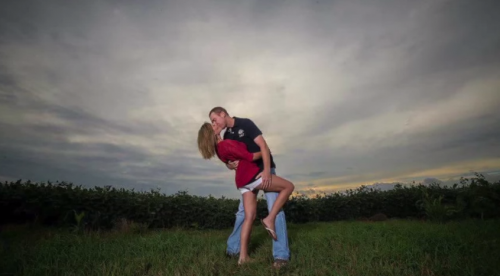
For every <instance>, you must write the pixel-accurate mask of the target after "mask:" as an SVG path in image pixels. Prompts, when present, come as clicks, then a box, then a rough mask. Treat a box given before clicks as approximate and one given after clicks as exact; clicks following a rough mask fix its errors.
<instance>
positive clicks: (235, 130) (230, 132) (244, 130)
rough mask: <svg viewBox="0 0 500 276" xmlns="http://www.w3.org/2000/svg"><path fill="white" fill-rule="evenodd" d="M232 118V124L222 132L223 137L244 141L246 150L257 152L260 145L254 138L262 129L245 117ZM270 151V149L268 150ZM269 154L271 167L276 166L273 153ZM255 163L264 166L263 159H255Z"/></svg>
mask: <svg viewBox="0 0 500 276" xmlns="http://www.w3.org/2000/svg"><path fill="white" fill-rule="evenodd" d="M233 118H234V126H233V127H228V128H227V129H226V132H225V133H224V137H223V138H224V139H231V140H236V141H240V142H243V143H245V145H246V146H247V150H248V151H249V152H251V153H255V152H259V151H260V147H259V145H257V143H255V141H254V139H255V138H256V137H257V136H259V135H261V134H262V131H260V129H259V128H258V127H257V126H256V125H255V123H254V122H253V121H252V120H250V119H247V118H238V117H233ZM269 151H271V150H269ZM269 155H270V156H271V168H276V164H274V159H273V155H272V154H271V153H269ZM255 163H256V164H257V165H258V166H259V167H260V168H261V169H263V168H264V159H262V158H260V159H257V160H255Z"/></svg>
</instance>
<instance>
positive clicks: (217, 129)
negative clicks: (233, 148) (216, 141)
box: [212, 124, 222, 136]
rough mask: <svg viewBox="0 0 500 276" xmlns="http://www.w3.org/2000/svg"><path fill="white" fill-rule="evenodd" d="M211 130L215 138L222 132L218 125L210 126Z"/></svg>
mask: <svg viewBox="0 0 500 276" xmlns="http://www.w3.org/2000/svg"><path fill="white" fill-rule="evenodd" d="M212 129H213V130H214V132H215V135H216V136H219V135H220V133H221V131H222V128H221V127H220V126H219V125H218V124H212Z"/></svg>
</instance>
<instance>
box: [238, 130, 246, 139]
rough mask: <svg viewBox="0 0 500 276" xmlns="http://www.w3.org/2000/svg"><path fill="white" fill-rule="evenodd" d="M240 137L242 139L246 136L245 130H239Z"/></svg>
mask: <svg viewBox="0 0 500 276" xmlns="http://www.w3.org/2000/svg"><path fill="white" fill-rule="evenodd" d="M238 136H240V138H241V137H243V136H245V132H244V131H243V129H240V130H238Z"/></svg>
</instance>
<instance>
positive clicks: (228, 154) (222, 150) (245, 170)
mask: <svg viewBox="0 0 500 276" xmlns="http://www.w3.org/2000/svg"><path fill="white" fill-rule="evenodd" d="M217 156H218V157H219V159H220V160H221V161H222V162H224V163H227V162H228V161H236V160H239V161H240V162H239V163H238V168H237V169H236V175H235V180H236V187H237V188H241V187H243V186H245V185H247V184H250V183H251V182H253V181H255V177H256V176H257V175H258V174H259V173H260V172H261V171H262V168H260V167H259V166H258V165H257V164H256V163H254V162H253V154H252V153H250V152H249V151H248V150H247V147H246V145H245V144H244V143H242V142H239V141H236V140H230V139H226V140H222V141H221V142H219V143H218V144H217Z"/></svg>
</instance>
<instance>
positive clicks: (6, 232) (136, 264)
mask: <svg viewBox="0 0 500 276" xmlns="http://www.w3.org/2000/svg"><path fill="white" fill-rule="evenodd" d="M230 231H231V229H227V230H224V231H186V230H156V231H148V232H145V233H142V234H140V233H135V234H134V233H132V232H101V233H87V234H72V233H71V232H69V231H65V230H57V229H30V228H27V227H4V228H3V230H2V232H1V233H0V234H1V236H2V242H3V244H0V245H1V246H2V247H1V250H0V256H1V258H0V275H51V276H57V275H120V276H126V275H134V276H135V275H398V276H399V275H453V276H455V275H488V276H490V275H499V274H498V273H499V271H500V265H499V264H500V261H499V260H500V220H490V221H477V220H475V221H464V222H451V223H447V224H433V223H426V222H419V221H396V220H391V221H386V222H375V223H370V222H336V223H315V224H305V225H289V241H290V243H289V244H290V248H291V251H292V260H291V263H290V265H289V266H288V267H287V268H286V269H282V270H281V271H277V270H275V269H273V268H272V267H271V263H272V257H271V256H272V252H271V240H270V238H269V237H268V236H267V234H266V233H265V232H264V231H263V229H262V228H261V227H259V226H255V227H254V232H253V233H252V242H251V246H250V247H251V257H253V258H255V259H256V262H255V263H252V264H248V265H245V266H243V267H239V266H238V265H237V263H236V262H237V260H236V259H229V258H226V257H225V255H224V250H225V246H226V245H225V243H226V238H227V237H228V235H229V233H230Z"/></svg>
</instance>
